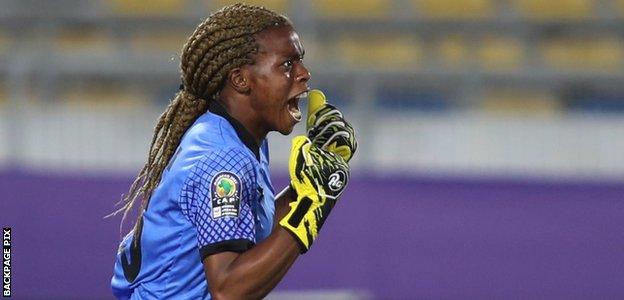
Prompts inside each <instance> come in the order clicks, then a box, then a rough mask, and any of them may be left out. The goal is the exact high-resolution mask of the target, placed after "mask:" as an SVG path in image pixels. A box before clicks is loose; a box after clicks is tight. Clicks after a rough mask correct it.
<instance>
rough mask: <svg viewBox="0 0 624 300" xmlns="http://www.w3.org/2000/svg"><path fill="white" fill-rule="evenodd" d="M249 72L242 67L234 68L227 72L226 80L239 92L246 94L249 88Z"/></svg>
mask: <svg viewBox="0 0 624 300" xmlns="http://www.w3.org/2000/svg"><path fill="white" fill-rule="evenodd" d="M248 77H249V72H248V71H247V70H245V69H243V68H234V69H232V70H231V71H230V72H229V73H228V82H229V84H230V85H231V86H232V88H234V90H236V91H237V92H239V93H242V94H246V93H248V92H249V90H250V86H249V79H248Z"/></svg>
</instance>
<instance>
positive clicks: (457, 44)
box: [434, 36, 472, 68]
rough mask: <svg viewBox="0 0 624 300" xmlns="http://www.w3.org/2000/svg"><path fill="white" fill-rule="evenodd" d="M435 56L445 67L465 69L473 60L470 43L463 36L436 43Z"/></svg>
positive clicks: (450, 37) (451, 37)
mask: <svg viewBox="0 0 624 300" xmlns="http://www.w3.org/2000/svg"><path fill="white" fill-rule="evenodd" d="M434 47H435V54H436V55H437V56H438V59H439V61H440V62H441V63H442V65H444V66H445V67H450V68H460V67H465V66H466V64H467V63H468V62H469V60H470V59H472V57H471V55H470V51H469V47H468V42H467V40H466V38H465V37H462V36H449V37H446V38H444V39H442V40H440V41H439V42H438V43H436V45H435V46H434Z"/></svg>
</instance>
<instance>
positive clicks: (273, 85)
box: [245, 26, 310, 134]
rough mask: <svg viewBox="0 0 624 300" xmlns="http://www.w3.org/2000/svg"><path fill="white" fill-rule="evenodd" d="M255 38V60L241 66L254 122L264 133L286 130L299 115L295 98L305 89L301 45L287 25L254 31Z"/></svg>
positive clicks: (291, 127) (306, 71) (306, 77)
mask: <svg viewBox="0 0 624 300" xmlns="http://www.w3.org/2000/svg"><path fill="white" fill-rule="evenodd" d="M256 41H257V42H258V45H259V49H258V54H256V55H255V57H254V58H255V63H254V64H253V65H248V66H246V67H245V68H246V69H247V71H248V72H247V73H248V79H249V87H250V93H251V106H252V108H253V111H254V113H255V119H256V120H255V121H256V122H255V123H256V124H257V126H259V128H260V129H261V130H262V131H264V132H267V133H268V132H270V131H279V132H280V133H282V134H289V133H291V132H292V130H293V127H294V126H295V124H297V123H298V122H299V121H301V119H302V115H301V110H300V109H299V101H300V99H303V98H305V97H306V94H307V91H308V89H309V88H308V84H307V82H308V80H310V73H309V72H308V69H306V67H305V66H304V65H303V61H302V60H303V55H304V49H303V45H302V44H301V41H300V40H299V36H298V35H297V33H296V32H295V31H294V29H293V28H292V27H291V26H281V27H271V28H268V29H265V30H263V31H262V32H260V33H258V34H256Z"/></svg>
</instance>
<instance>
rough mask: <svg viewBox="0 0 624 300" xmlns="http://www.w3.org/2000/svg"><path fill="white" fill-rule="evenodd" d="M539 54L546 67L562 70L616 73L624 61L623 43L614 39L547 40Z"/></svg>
mask: <svg viewBox="0 0 624 300" xmlns="http://www.w3.org/2000/svg"><path fill="white" fill-rule="evenodd" d="M540 52H541V55H542V58H543V59H544V62H545V63H546V64H548V65H549V66H551V67H552V68H554V69H560V70H587V71H593V72H616V71H618V70H621V68H622V62H623V60H624V47H623V45H622V41H621V40H619V39H616V38H613V37H591V38H590V37H585V38H558V39H554V40H547V41H544V43H543V44H542V45H541V46H540Z"/></svg>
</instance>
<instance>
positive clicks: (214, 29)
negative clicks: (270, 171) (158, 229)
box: [112, 4, 291, 242]
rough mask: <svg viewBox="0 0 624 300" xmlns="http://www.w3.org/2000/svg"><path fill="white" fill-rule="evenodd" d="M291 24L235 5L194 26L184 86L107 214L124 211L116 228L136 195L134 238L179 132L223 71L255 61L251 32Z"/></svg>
mask: <svg viewBox="0 0 624 300" xmlns="http://www.w3.org/2000/svg"><path fill="white" fill-rule="evenodd" d="M290 24H291V23H290V21H289V20H288V19H287V18H286V17H284V16H282V15H279V14H277V13H275V12H273V11H271V10H268V9H266V8H263V7H259V6H250V5H245V4H234V5H230V6H226V7H224V8H223V9H221V10H219V11H217V12H215V13H214V14H212V15H211V16H210V17H208V18H207V19H206V20H205V21H204V22H202V23H201V24H199V25H198V26H197V28H196V29H195V31H194V32H193V34H192V35H191V37H190V38H189V40H188V41H187V43H186V44H185V45H184V47H183V49H182V56H181V61H180V69H181V79H182V83H183V90H182V91H180V92H178V93H177V94H176V96H175V97H174V98H173V100H172V101H171V102H170V103H169V105H168V106H167V108H166V109H165V111H164V112H163V113H162V115H160V117H159V118H158V122H157V123H156V126H155V128H154V135H153V136H152V141H151V143H150V149H149V152H148V154H149V155H148V158H147V162H146V163H145V165H144V166H143V168H142V169H141V171H140V172H139V174H138V175H137V177H136V179H135V180H134V182H133V183H132V185H131V186H130V190H129V192H128V194H126V195H124V197H123V199H122V201H121V203H122V207H121V208H120V209H118V210H117V211H115V212H114V213H113V214H112V215H115V214H117V213H119V212H123V217H122V222H121V225H120V230H121V229H122V228H121V227H122V226H123V222H124V220H125V218H126V216H127V215H128V213H129V212H130V211H131V210H132V207H133V206H134V203H135V202H136V200H137V199H139V198H141V209H140V210H139V216H138V219H137V221H136V223H135V228H134V236H135V239H134V240H135V242H137V238H138V235H139V234H140V232H141V228H142V227H143V213H144V211H145V210H146V209H147V207H148V205H149V201H150V198H151V196H152V193H153V192H154V189H155V188H156V186H157V185H158V183H159V182H160V179H161V177H162V174H163V171H164V169H165V168H166V167H167V165H168V164H169V161H170V160H171V158H172V156H173V155H174V153H175V151H176V149H177V148H178V146H179V144H180V141H181V139H182V136H183V135H184V133H185V132H186V131H187V130H188V128H189V127H190V126H191V125H192V124H193V123H194V122H195V120H197V118H198V117H199V116H201V115H202V114H204V113H206V111H207V110H208V101H212V100H214V99H215V98H216V97H218V94H219V91H220V90H221V89H222V88H223V84H224V83H225V80H226V79H227V75H228V73H229V72H230V71H231V70H232V69H234V68H238V67H240V66H243V65H246V64H253V63H254V60H253V54H255V53H257V51H258V44H257V42H256V41H255V39H254V35H255V34H256V33H258V32H260V31H262V30H264V29H266V28H268V27H272V26H284V25H290Z"/></svg>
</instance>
